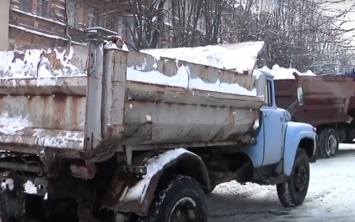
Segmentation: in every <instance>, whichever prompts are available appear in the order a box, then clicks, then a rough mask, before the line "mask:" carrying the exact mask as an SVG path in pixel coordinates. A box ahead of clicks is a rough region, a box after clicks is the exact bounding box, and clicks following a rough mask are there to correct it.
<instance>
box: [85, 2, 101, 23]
mask: <svg viewBox="0 0 355 222" xmlns="http://www.w3.org/2000/svg"><path fill="white" fill-rule="evenodd" d="M98 17H99V10H98V9H97V8H94V7H89V8H88V23H87V27H95V26H97V25H98Z"/></svg>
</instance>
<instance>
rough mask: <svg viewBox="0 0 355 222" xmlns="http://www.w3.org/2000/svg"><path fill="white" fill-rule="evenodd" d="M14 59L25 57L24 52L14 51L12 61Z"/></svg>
mask: <svg viewBox="0 0 355 222" xmlns="http://www.w3.org/2000/svg"><path fill="white" fill-rule="evenodd" d="M16 59H20V60H22V61H23V60H24V59H25V53H23V52H20V51H14V58H13V59H12V61H11V62H12V63H14V62H15V61H16Z"/></svg>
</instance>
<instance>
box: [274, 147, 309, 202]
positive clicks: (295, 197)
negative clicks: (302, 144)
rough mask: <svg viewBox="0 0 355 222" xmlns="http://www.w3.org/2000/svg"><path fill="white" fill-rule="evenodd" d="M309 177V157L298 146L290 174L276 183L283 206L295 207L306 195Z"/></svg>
mask: <svg viewBox="0 0 355 222" xmlns="http://www.w3.org/2000/svg"><path fill="white" fill-rule="evenodd" d="M309 179H310V169H309V157H308V155H307V152H306V151H305V150H304V149H301V148H299V149H298V150H297V153H296V158H295V162H294V165H293V168H292V173H291V176H290V177H289V178H288V180H287V181H286V182H284V183H281V184H277V185H276V188H277V195H278V197H279V200H280V202H281V203H282V204H283V205H284V206H285V207H296V206H299V205H301V204H302V203H303V201H304V200H305V198H306V196H307V192H308V186H309Z"/></svg>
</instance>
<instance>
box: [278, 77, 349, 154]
mask: <svg viewBox="0 0 355 222" xmlns="http://www.w3.org/2000/svg"><path fill="white" fill-rule="evenodd" d="M293 75H294V78H293V79H292V78H288V79H277V80H275V93H276V102H277V105H278V106H280V107H282V108H284V109H287V110H288V111H289V112H290V113H291V114H292V119H293V120H294V121H299V122H305V123H309V124H311V125H313V126H315V127H316V128H317V133H318V138H319V154H320V155H321V156H322V157H324V158H330V157H333V156H335V155H336V153H337V151H338V149H339V143H344V142H351V141H352V140H353V139H354V137H355V135H354V133H355V131H354V130H355V127H354V121H352V118H353V117H354V114H355V113H354V109H355V99H354V95H355V82H354V79H353V78H349V77H346V76H338V75H319V76H309V75H300V74H299V73H296V72H295V73H293Z"/></svg>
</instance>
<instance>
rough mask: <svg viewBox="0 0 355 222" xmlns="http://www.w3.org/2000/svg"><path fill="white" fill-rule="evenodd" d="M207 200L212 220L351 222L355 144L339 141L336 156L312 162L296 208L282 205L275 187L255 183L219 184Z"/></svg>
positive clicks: (353, 210)
mask: <svg viewBox="0 0 355 222" xmlns="http://www.w3.org/2000/svg"><path fill="white" fill-rule="evenodd" d="M208 199H209V208H210V209H209V211H210V217H211V220H210V221H211V222H234V221H257V222H259V221H260V222H264V221H265V222H266V221H273V222H283V221H292V222H308V221H312V222H313V221H317V222H318V221H319V222H322V221H332V222H334V221H336V222H347V221H349V222H350V221H354V219H353V218H354V217H355V208H354V207H353V204H354V203H355V145H349V144H342V145H341V150H340V151H339V154H338V156H336V157H335V158H332V159H319V160H317V162H316V163H314V164H311V183H310V187H309V191H308V196H307V198H306V201H305V203H304V204H303V205H302V206H300V207H298V208H293V209H288V208H284V207H283V206H282V205H281V203H279V201H278V198H277V194H276V189H275V187H274V186H258V185H255V184H247V185H245V186H241V185H239V184H237V183H235V182H231V183H226V184H221V185H219V186H218V187H217V188H216V190H215V191H214V192H213V193H212V194H211V195H210V196H209V197H208Z"/></svg>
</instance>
